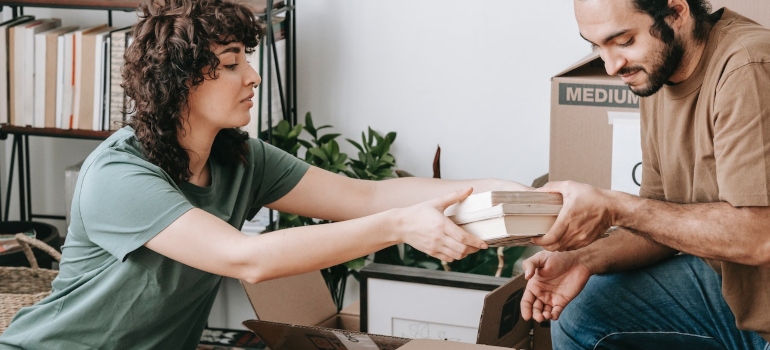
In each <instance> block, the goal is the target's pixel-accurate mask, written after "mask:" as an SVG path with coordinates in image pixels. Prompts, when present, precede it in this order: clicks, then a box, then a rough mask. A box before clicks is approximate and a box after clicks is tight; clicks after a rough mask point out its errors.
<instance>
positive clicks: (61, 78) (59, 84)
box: [54, 26, 78, 129]
mask: <svg viewBox="0 0 770 350" xmlns="http://www.w3.org/2000/svg"><path fill="white" fill-rule="evenodd" d="M77 29H78V26H70V27H66V28H61V31H60V32H59V33H58V36H57V38H56V57H55V58H56V89H55V90H56V93H55V94H56V96H55V98H54V100H55V101H56V102H55V103H56V105H55V106H54V119H55V122H54V126H55V127H56V128H60V129H61V128H62V110H63V101H64V88H65V86H64V83H65V82H68V81H67V80H66V79H65V74H66V73H65V69H64V51H65V49H64V44H65V38H67V34H68V33H69V34H70V37H69V38H70V39H69V40H70V42H71V41H72V38H71V37H72V35H71V34H72V31H74V30H77ZM70 57H71V55H70ZM69 71H70V72H71V71H72V70H71V69H70V70H69Z"/></svg>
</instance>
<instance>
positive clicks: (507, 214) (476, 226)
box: [444, 191, 562, 246]
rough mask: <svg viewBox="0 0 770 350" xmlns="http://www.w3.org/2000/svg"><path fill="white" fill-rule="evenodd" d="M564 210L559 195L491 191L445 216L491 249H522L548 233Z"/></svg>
mask: <svg viewBox="0 0 770 350" xmlns="http://www.w3.org/2000/svg"><path fill="white" fill-rule="evenodd" d="M561 207H562V196H561V194H558V193H546V192H529V191H489V192H482V193H477V194H473V195H470V196H468V198H466V199H465V200H463V201H461V202H459V203H456V204H453V205H451V206H449V207H448V208H447V209H446V210H445V211H444V213H445V214H447V217H449V219H451V220H452V221H453V222H454V223H455V224H457V225H458V226H459V227H460V228H462V229H463V230H465V231H466V232H468V233H470V234H473V235H475V236H477V237H479V238H481V239H483V240H484V241H485V242H487V244H489V245H490V246H519V245H529V244H531V243H530V239H531V238H532V237H538V236H542V235H544V234H545V233H546V232H548V230H549V229H550V228H551V226H553V223H554V222H555V221H556V217H557V216H558V215H559V211H560V210H561Z"/></svg>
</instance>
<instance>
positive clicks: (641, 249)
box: [569, 228, 677, 274]
mask: <svg viewBox="0 0 770 350" xmlns="http://www.w3.org/2000/svg"><path fill="white" fill-rule="evenodd" d="M569 253H570V254H577V255H578V260H579V261H580V262H581V263H582V264H583V265H585V266H586V267H587V268H588V270H589V271H591V273H592V274H603V273H612V272H619V271H627V270H631V269H635V268H639V267H642V266H647V265H651V264H654V263H656V262H658V261H661V260H663V259H666V258H668V257H671V256H673V255H674V254H676V253H677V251H676V250H674V249H671V248H669V247H666V246H663V245H660V244H658V243H655V242H653V241H650V240H648V239H646V238H644V237H641V236H638V235H635V234H632V233H631V232H629V231H627V230H626V229H624V228H619V229H617V230H615V231H613V232H612V233H611V234H610V235H609V237H606V238H602V239H600V240H598V241H596V242H594V243H592V244H590V245H588V246H586V247H584V248H582V249H579V250H576V251H572V252H569Z"/></svg>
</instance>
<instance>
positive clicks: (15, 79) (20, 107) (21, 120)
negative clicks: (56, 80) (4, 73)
mask: <svg viewBox="0 0 770 350" xmlns="http://www.w3.org/2000/svg"><path fill="white" fill-rule="evenodd" d="M40 23H42V22H41V21H39V20H36V21H32V22H28V23H24V24H21V25H19V26H17V27H16V28H14V31H13V63H12V64H11V67H9V70H12V71H13V75H12V79H11V83H10V84H11V85H10V86H9V90H11V91H12V92H13V93H12V94H11V99H12V101H11V116H12V118H11V120H12V121H13V125H15V126H24V124H25V122H26V118H25V117H24V98H23V95H24V94H23V92H24V83H23V82H24V78H23V76H24V75H25V72H24V71H25V69H26V65H25V64H24V59H25V58H24V55H25V53H26V52H27V49H26V42H25V41H24V38H25V35H24V32H25V29H26V27H27V26H31V25H37V24H40Z"/></svg>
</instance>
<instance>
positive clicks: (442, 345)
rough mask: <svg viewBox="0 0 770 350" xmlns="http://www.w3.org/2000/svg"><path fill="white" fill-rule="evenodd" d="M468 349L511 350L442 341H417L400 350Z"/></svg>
mask: <svg viewBox="0 0 770 350" xmlns="http://www.w3.org/2000/svg"><path fill="white" fill-rule="evenodd" d="M468 348H471V349H478V350H484V349H488V350H493V349H510V348H501V347H499V346H490V345H478V344H476V345H470V346H469V344H466V343H458V342H450V341H441V340H435V339H415V340H412V341H410V342H408V343H406V345H404V346H402V347H400V348H398V349H399V350H465V349H468Z"/></svg>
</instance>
